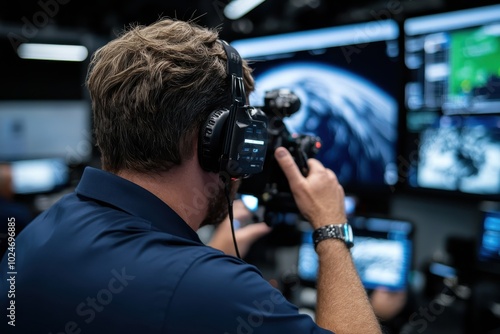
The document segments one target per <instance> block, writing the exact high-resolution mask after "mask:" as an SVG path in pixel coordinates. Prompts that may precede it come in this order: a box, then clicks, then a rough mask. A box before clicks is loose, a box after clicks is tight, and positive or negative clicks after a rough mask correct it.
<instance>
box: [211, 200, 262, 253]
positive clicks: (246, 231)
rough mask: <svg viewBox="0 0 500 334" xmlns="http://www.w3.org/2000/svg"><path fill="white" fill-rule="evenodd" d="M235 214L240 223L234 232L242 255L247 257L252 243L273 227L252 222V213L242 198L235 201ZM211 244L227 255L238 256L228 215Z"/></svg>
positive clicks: (215, 233)
mask: <svg viewBox="0 0 500 334" xmlns="http://www.w3.org/2000/svg"><path fill="white" fill-rule="evenodd" d="M233 214H234V218H235V223H236V220H237V221H238V222H237V224H238V225H239V226H235V229H236V231H235V233H234V234H235V238H236V243H237V244H238V250H239V252H240V255H241V257H245V255H246V254H247V253H248V250H249V249H250V247H251V246H252V244H253V243H254V242H255V241H257V240H258V239H259V238H261V237H262V236H264V235H266V234H267V233H269V232H270V231H271V228H270V227H269V226H267V225H266V223H256V224H254V223H252V213H251V212H250V211H249V210H248V209H247V208H246V207H245V205H244V204H243V202H242V201H241V200H235V201H234V202H233ZM235 225H236V224H235ZM209 245H210V246H211V247H213V248H216V249H219V250H221V251H223V252H224V253H225V254H227V255H233V256H236V251H235V249H234V243H233V236H232V234H231V225H230V222H229V217H226V219H225V220H224V222H222V224H220V225H219V226H218V227H217V229H216V230H215V232H214V235H213V236H212V239H211V240H210V242H209Z"/></svg>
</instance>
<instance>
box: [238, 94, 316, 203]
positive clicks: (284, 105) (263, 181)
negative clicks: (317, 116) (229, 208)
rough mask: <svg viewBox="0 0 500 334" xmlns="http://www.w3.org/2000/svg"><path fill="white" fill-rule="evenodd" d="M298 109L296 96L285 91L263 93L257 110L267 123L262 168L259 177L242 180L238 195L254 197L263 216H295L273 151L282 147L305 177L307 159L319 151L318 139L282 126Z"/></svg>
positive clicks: (286, 182) (288, 187) (298, 101)
mask: <svg viewBox="0 0 500 334" xmlns="http://www.w3.org/2000/svg"><path fill="white" fill-rule="evenodd" d="M299 108H300V100H299V98H298V96H297V95H295V94H294V93H293V92H292V91H290V90H288V89H276V90H271V91H268V92H266V94H265V98H264V106H263V107H261V108H260V109H261V110H262V111H263V112H264V113H265V114H266V116H267V117H268V119H269V122H268V128H267V134H268V140H267V142H268V145H267V151H266V158H265V162H264V167H263V170H262V172H261V173H259V174H255V175H253V176H251V177H249V178H246V179H243V180H242V183H241V185H240V188H239V192H240V193H241V194H249V195H253V196H255V197H257V198H258V199H259V203H260V204H261V205H263V206H264V207H265V210H266V212H298V209H297V206H296V204H295V201H294V199H293V196H292V194H291V192H290V186H289V185H288V180H287V179H286V176H285V174H284V173H283V171H282V170H281V167H280V166H279V164H278V162H277V161H276V159H275V158H274V151H275V150H276V148H278V147H280V146H283V147H285V148H286V149H287V150H288V151H289V152H290V154H291V155H292V157H293V158H294V160H295V163H296V164H297V166H298V167H299V170H300V171H301V173H302V174H303V175H304V176H306V175H307V174H308V172H309V169H308V165H307V159H309V158H313V157H315V156H316V154H317V153H318V151H319V149H320V148H321V140H320V138H319V137H317V136H309V135H304V134H301V135H298V134H292V133H290V131H289V130H288V129H287V127H286V125H285V123H284V122H283V120H284V119H285V118H286V117H289V116H290V115H292V114H294V113H295V112H296V111H297V110H299Z"/></svg>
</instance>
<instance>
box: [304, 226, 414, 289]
mask: <svg viewBox="0 0 500 334" xmlns="http://www.w3.org/2000/svg"><path fill="white" fill-rule="evenodd" d="M349 223H350V224H351V226H352V230H353V233H354V246H353V247H352V248H351V254H352V258H353V260H354V265H355V266H356V269H357V271H358V274H359V276H360V278H361V282H362V283H363V286H364V287H365V288H366V289H370V290H371V289H377V288H383V289H387V290H391V291H399V290H404V289H406V287H407V284H408V275H409V273H410V271H411V269H412V256H413V247H414V243H413V224H412V223H411V222H409V221H406V220H397V219H392V218H376V217H359V216H355V217H352V218H350V219H349ZM318 266H319V263H318V255H317V254H316V252H315V250H314V244H313V240H312V231H305V232H303V235H302V244H301V245H300V247H299V257H298V266H297V267H298V275H299V277H300V279H301V280H302V281H304V282H305V283H306V284H307V283H312V284H315V283H316V279H317V274H318Z"/></svg>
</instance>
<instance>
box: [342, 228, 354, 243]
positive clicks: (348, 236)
mask: <svg viewBox="0 0 500 334" xmlns="http://www.w3.org/2000/svg"><path fill="white" fill-rule="evenodd" d="M344 236H345V239H344V241H345V242H346V243H347V244H348V245H349V247H351V246H352V245H353V241H354V234H353V233H352V228H351V225H350V224H344Z"/></svg>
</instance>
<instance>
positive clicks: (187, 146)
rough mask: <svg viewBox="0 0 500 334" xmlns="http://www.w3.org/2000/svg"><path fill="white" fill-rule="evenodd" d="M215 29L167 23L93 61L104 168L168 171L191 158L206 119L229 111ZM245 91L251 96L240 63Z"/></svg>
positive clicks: (140, 31)
mask: <svg viewBox="0 0 500 334" xmlns="http://www.w3.org/2000/svg"><path fill="white" fill-rule="evenodd" d="M217 39H218V33H217V31H216V30H210V29H206V28H202V27H200V26H198V25H196V24H194V23H190V22H182V21H177V20H171V19H164V20H161V21H159V22H157V23H155V24H153V25H150V26H148V27H133V28H131V29H129V30H128V31H126V32H125V33H124V34H122V35H121V36H120V37H119V38H117V39H115V40H113V41H112V42H110V43H108V44H107V45H106V46H104V47H102V48H101V49H99V50H98V51H97V52H96V53H95V54H94V56H93V59H92V63H91V69H90V71H89V76H88V81H87V85H88V88H89V91H90V95H91V99H92V108H93V113H94V132H95V136H96V142H97V145H98V147H99V149H100V151H101V160H102V167H103V169H105V170H108V171H111V172H115V173H116V172H119V171H122V170H128V171H132V172H139V173H156V172H163V171H168V170H169V169H170V168H171V167H172V166H175V165H180V164H182V162H183V161H185V160H187V159H189V158H191V157H192V156H193V154H195V153H196V152H195V151H194V148H195V143H196V140H197V138H198V131H199V128H200V127H201V125H202V124H203V123H204V121H205V120H206V119H207V118H208V116H209V114H210V113H211V112H212V111H214V110H216V109H220V108H223V107H225V108H228V107H229V105H230V103H231V99H230V87H229V82H228V80H227V79H226V77H227V73H226V54H225V52H224V50H223V48H222V46H221V45H220V43H218V42H217ZM243 73H244V79H245V89H246V91H247V92H250V91H252V90H253V79H252V77H251V75H250V69H249V68H248V66H247V65H246V63H245V62H244V70H243Z"/></svg>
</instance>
